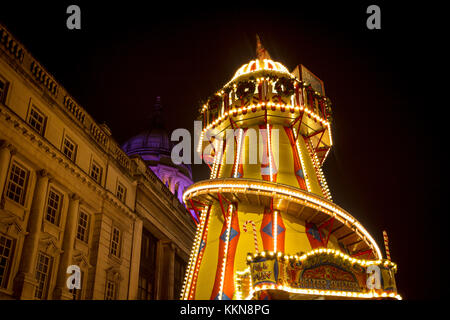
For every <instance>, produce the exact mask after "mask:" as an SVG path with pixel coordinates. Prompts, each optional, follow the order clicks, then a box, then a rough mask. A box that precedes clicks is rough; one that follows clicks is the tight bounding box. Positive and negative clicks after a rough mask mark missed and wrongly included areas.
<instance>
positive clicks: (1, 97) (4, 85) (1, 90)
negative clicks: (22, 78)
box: [0, 77, 8, 103]
mask: <svg viewBox="0 0 450 320" xmlns="http://www.w3.org/2000/svg"><path fill="white" fill-rule="evenodd" d="M7 92H8V82H6V81H5V80H3V78H1V77H0V103H5V100H6V93H7Z"/></svg>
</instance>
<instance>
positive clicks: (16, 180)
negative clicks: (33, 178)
mask: <svg viewBox="0 0 450 320" xmlns="http://www.w3.org/2000/svg"><path fill="white" fill-rule="evenodd" d="M28 173H29V172H28V170H26V169H24V168H23V167H21V166H20V165H19V164H17V163H16V162H13V164H12V166H11V170H10V172H9V180H8V187H7V188H6V196H7V197H8V198H9V199H11V200H13V201H15V202H17V203H19V204H21V205H23V204H24V202H25V189H26V186H27V181H28Z"/></svg>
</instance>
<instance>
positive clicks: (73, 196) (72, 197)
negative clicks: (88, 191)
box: [69, 193, 80, 201]
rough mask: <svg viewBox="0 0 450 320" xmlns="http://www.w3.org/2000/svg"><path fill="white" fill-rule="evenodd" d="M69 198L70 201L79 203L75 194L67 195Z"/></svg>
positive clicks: (78, 197) (78, 198)
mask: <svg viewBox="0 0 450 320" xmlns="http://www.w3.org/2000/svg"><path fill="white" fill-rule="evenodd" d="M69 198H70V200H73V201H80V196H79V195H78V194H77V193H71V194H70V195H69Z"/></svg>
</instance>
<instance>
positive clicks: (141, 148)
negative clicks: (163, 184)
mask: <svg viewBox="0 0 450 320" xmlns="http://www.w3.org/2000/svg"><path fill="white" fill-rule="evenodd" d="M162 109H163V108H162V105H161V98H160V97H157V98H156V103H155V105H154V107H153V110H152V111H151V114H150V125H149V127H148V128H147V129H146V130H144V131H143V132H141V133H139V134H138V135H136V136H134V137H132V138H130V139H129V140H128V141H126V142H125V143H124V144H123V145H122V149H123V151H125V153H126V154H128V155H129V156H131V155H134V154H139V155H140V156H141V157H142V158H143V160H144V161H146V162H147V163H148V165H149V166H155V165H157V164H163V165H167V166H171V167H177V168H179V169H180V171H181V172H183V173H184V174H185V175H186V176H188V177H192V169H191V166H190V165H189V164H180V165H176V164H174V163H173V162H172V160H171V151H172V148H173V146H174V144H173V143H172V142H171V141H170V137H169V132H168V131H167V129H166V128H165V125H164V120H163V116H162Z"/></svg>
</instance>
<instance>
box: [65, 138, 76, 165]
mask: <svg viewBox="0 0 450 320" xmlns="http://www.w3.org/2000/svg"><path fill="white" fill-rule="evenodd" d="M62 152H63V153H64V154H65V155H66V157H67V158H69V159H70V160H72V161H75V158H76V154H77V145H76V144H75V143H73V142H72V140H70V139H69V138H68V137H64V140H63V146H62Z"/></svg>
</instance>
